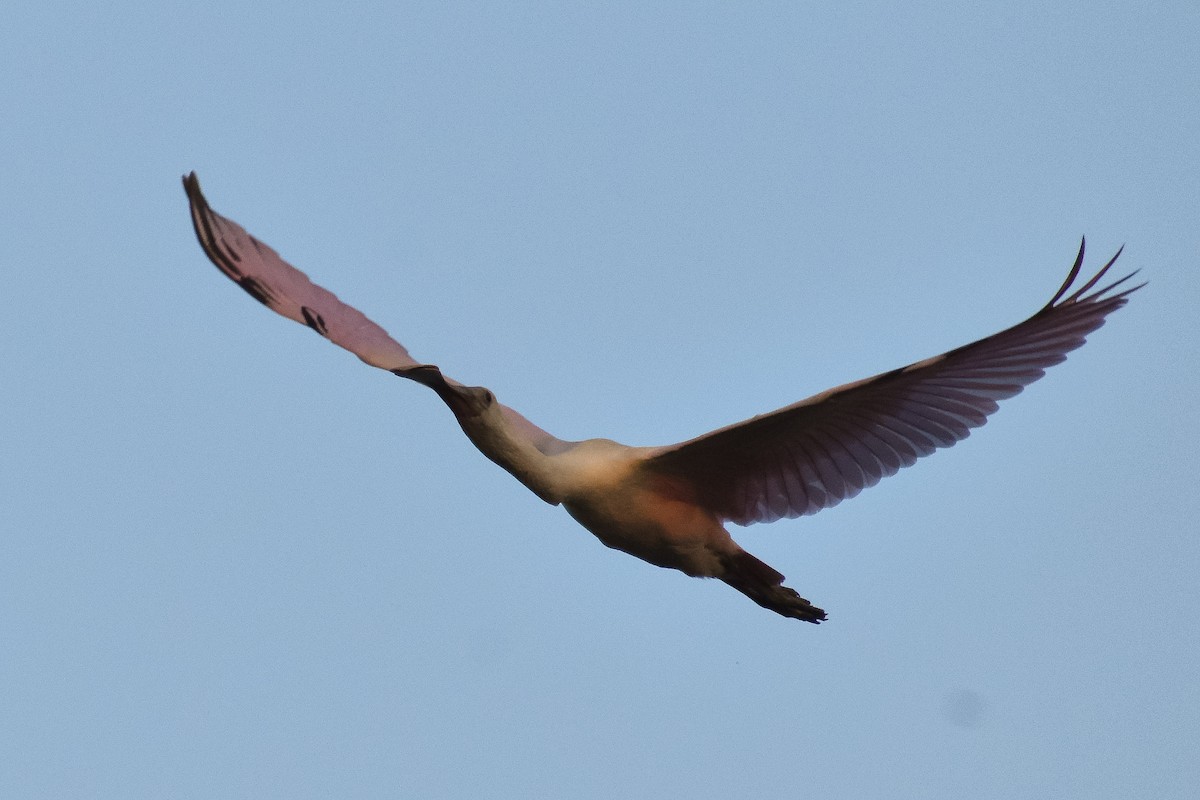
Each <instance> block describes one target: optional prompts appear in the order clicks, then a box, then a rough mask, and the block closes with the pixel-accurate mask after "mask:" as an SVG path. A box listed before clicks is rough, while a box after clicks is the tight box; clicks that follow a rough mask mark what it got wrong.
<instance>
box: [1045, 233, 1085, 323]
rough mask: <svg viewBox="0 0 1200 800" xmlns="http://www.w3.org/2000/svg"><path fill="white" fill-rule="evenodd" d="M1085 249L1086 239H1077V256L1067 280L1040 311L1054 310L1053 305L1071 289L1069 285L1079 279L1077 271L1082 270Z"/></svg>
mask: <svg viewBox="0 0 1200 800" xmlns="http://www.w3.org/2000/svg"><path fill="white" fill-rule="evenodd" d="M1086 249H1087V237H1086V236H1081V237H1079V254H1078V255H1077V256H1075V263H1074V264H1072V265H1071V271H1070V272H1068V273H1067V279H1066V280H1065V281H1063V285H1062V286H1060V287H1058V291H1057V292H1055V293H1054V297H1051V298H1050V302H1049V303H1046V305H1045V307H1044V308H1043V309H1042V310H1043V311H1045V310H1046V309H1050V308H1054V304H1055V303H1057V302H1058V301H1059V300H1061V299H1062V296H1063V295H1064V294H1066V293H1067V289H1070V288H1071V284H1072V283H1074V282H1075V279H1076V278H1077V277H1079V270H1080V269H1082V268H1083V253H1084V250H1086Z"/></svg>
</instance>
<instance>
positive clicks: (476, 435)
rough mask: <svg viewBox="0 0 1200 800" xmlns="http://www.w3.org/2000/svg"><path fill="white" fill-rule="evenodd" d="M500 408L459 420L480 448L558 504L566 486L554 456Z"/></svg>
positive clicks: (543, 495)
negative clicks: (555, 465)
mask: <svg viewBox="0 0 1200 800" xmlns="http://www.w3.org/2000/svg"><path fill="white" fill-rule="evenodd" d="M498 411H499V409H497V413H490V410H489V412H485V413H483V414H480V415H478V416H475V417H462V418H459V420H458V424H459V425H460V426H461V427H462V429H463V433H465V434H466V435H467V438H468V439H470V440H471V443H472V444H474V445H475V446H476V447H477V448H479V452H481V453H483V454H484V455H485V456H487V457H488V458H489V459H491V460H492V461H493V462H495V463H496V464H499V465H500V466H501V467H503V468H504V469H505V470H507V471H508V472H509V473H510V474H511V475H512V476H513V477H515V478H516V479H517V480H519V481H520V482H521V483H523V484H524V485H525V486H526V487H527V488H528V489H529V490H530V491H531V492H533V493H534V494H536V495H537V496H538V497H540V498H542V499H543V500H545V501H546V502H547V503H550V504H551V505H558V504H559V503H561V502H562V489H561V487H560V486H559V483H560V481H559V480H557V478H558V477H559V475H558V471H557V470H556V469H555V468H554V465H553V463H552V462H553V457H552V456H549V455H547V454H545V453H543V452H541V451H540V450H538V448H537V447H536V446H534V443H533V442H532V441H531V440H530V439H529V437H528V436H527V435H525V434H524V432H523V431H521V430H519V429H518V427H517V426H516V425H515V424H514V423H513V422H512V421H511V420H509V419H507V418H506V417H505V415H503V414H502V413H498Z"/></svg>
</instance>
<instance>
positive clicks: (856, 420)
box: [183, 172, 1144, 623]
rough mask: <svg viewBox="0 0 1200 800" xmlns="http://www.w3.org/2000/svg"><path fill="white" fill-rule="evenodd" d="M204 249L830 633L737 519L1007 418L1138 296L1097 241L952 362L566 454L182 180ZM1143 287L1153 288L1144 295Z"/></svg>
mask: <svg viewBox="0 0 1200 800" xmlns="http://www.w3.org/2000/svg"><path fill="white" fill-rule="evenodd" d="M183 186H184V190H185V191H186V192H187V197H188V201H189V203H190V206H191V214H192V223H193V224H194V226H195V229H196V236H197V237H198V238H199V240H200V246H201V247H202V248H203V249H204V252H205V253H206V254H207V255H208V257H209V259H211V260H212V262H213V263H214V264H216V266H217V268H218V269H220V270H221V271H222V272H223V273H225V275H226V276H227V277H229V278H230V279H231V280H233V282H234V283H236V284H237V285H238V286H241V287H242V289H244V290H245V291H246V293H247V294H249V295H250V296H251V297H253V298H254V299H255V300H258V301H259V302H260V303H262V304H263V305H265V306H266V307H267V308H269V309H271V310H272V311H274V312H276V313H278V314H282V315H283V316H285V317H287V318H288V319H292V320H295V321H296V322H300V323H303V324H304V325H307V326H308V327H310V328H312V329H313V330H314V331H316V332H317V333H319V334H320V335H321V336H323V337H325V338H326V339H328V340H329V341H331V342H333V343H334V344H336V345H338V346H339V347H343V348H345V349H346V350H349V351H350V352H351V353H353V354H354V355H356V356H358V357H359V358H360V359H361V360H362V361H365V362H366V363H367V364H370V365H371V366H373V367H378V368H379V369H384V370H387V371H388V372H391V373H393V374H395V375H398V376H400V377H402V378H408V379H409V380H413V381H416V382H417V383H420V384H423V385H425V386H428V387H429V388H430V389H432V390H433V391H434V392H435V393H436V394H437V396H438V397H440V398H441V399H442V401H443V402H445V404H446V405H447V406H449V408H450V410H451V411H452V412H453V413H454V416H455V418H456V419H457V420H458V424H459V426H460V427H461V428H462V430H463V432H464V433H465V434H466V435H467V438H469V439H470V440H471V442H472V443H474V445H475V446H476V447H477V448H479V450H480V451H481V452H482V453H483V454H484V455H485V456H487V457H488V458H489V459H491V460H492V461H494V462H495V463H496V464H499V465H500V466H501V467H503V468H504V469H506V470H508V472H510V473H511V474H512V475H513V476H514V477H515V478H516V479H517V480H519V481H520V482H521V483H523V484H525V486H526V487H528V488H529V489H530V491H532V492H533V493H534V494H536V495H537V496H538V497H540V498H541V499H542V500H545V501H546V502H547V503H550V504H552V505H562V506H563V507H564V508H565V509H566V510H567V513H569V514H570V515H571V516H572V517H574V518H575V519H576V520H577V521H578V522H579V523H580V524H581V525H583V527H585V528H587V529H588V530H589V531H591V532H592V533H593V534H594V535H595V536H596V538H597V539H599V540H600V541H601V542H603V543H604V544H605V545H607V546H608V547H612V548H615V549H617V550H623V551H624V552H626V553H629V554H630V555H632V556H636V557H638V558H640V559H642V560H643V561H647V562H649V563H651V564H655V565H657V566H659V567H667V568H671V569H677V570H679V571H681V572H684V573H686V574H687V575H692V576H695V577H701V578H718V579H720V580H722V581H724V582H725V583H727V584H729V585H730V586H732V587H733V588H734V589H737V590H738V591H739V592H741V593H742V594H744V595H746V596H747V597H749V598H750V599H751V600H753V601H754V602H755V603H758V604H759V605H760V606H762V607H763V608H767V609H770V610H771V611H774V612H776V613H777V614H781V615H783V616H785V617H791V618H793V619H798V620H803V621H805V622H812V623H820V622H821V621H822V620H824V619H825V618H826V617H825V612H824V611H823V610H822V609H820V608H817V607H816V606H814V605H813V604H812V603H810V602H809V601H808V600H806V599H804V598H803V597H801V596H800V595H799V594H797V593H796V592H795V591H794V590H792V589H790V588H788V587H786V586H784V585H783V580H784V576H783V575H782V574H780V573H779V572H778V571H776V570H775V569H773V568H772V567H770V566H768V565H767V564H765V563H763V562H762V561H760V560H759V559H757V558H755V557H754V556H752V555H750V554H749V553H747V552H746V551H745V550H743V549H742V548H741V546H740V545H738V543H737V542H735V541H734V540H733V537H731V536H730V535H729V532H728V531H727V530H726V529H725V523H727V522H733V523H736V524H738V525H749V524H751V523H754V522H773V521H775V520H777V519H780V518H782V517H799V516H805V515H808V514H815V513H816V512H818V511H820V510H821V509H823V508H829V507H831V506H834V505H837V504H838V503H840V502H841V501H842V500H845V499H847V498H850V497H854V496H855V495H857V494H858V493H859V492H860V491H862V490H863V489H864V488H866V487H868V486H874V485H875V484H876V483H878V482H879V480H880V479H881V478H884V477H886V476H888V475H893V474H895V473H896V472H897V471H898V470H899V469H900V468H901V467H907V466H909V465H911V464H912V463H914V462H915V461H916V460H917V459H918V458H921V457H922V456H927V455H929V454H930V453H933V452H934V451H935V450H937V449H939V448H943V447H949V446H951V445H952V444H954V443H955V442H957V441H960V440H962V439H965V438H966V437H967V436H968V435H970V432H971V429H972V428H977V427H979V426H980V425H983V424H984V422H986V421H987V418H988V416H989V415H990V414H992V413H993V412H994V411H995V410H996V408H997V401H999V400H1003V399H1005V398H1008V397H1012V396H1013V395H1015V394H1017V393H1018V392H1020V391H1021V390H1022V389H1023V388H1024V387H1025V386H1027V385H1029V384H1030V383H1033V382H1034V381H1036V380H1037V379H1038V378H1040V377H1042V375H1044V374H1045V370H1046V368H1047V367H1049V366H1051V365H1053V364H1057V363H1059V362H1060V361H1063V360H1064V359H1065V358H1066V354H1067V353H1069V352H1070V351H1072V350H1074V349H1076V348H1077V347H1079V346H1081V345H1082V344H1083V343H1084V339H1085V337H1086V336H1087V334H1089V333H1091V332H1092V331H1094V330H1095V329H1097V328H1099V327H1100V326H1101V325H1103V324H1104V320H1105V318H1106V317H1107V316H1108V315H1109V314H1111V313H1112V312H1113V311H1115V310H1117V309H1118V308H1120V307H1121V306H1123V305H1125V303H1126V302H1127V300H1128V295H1129V294H1130V293H1131V292H1134V291H1136V290H1137V289H1139V288H1141V285H1138V286H1132V287H1126V288H1124V289H1122V290H1121V291H1114V290H1116V289H1117V288H1118V287H1120V286H1122V285H1123V284H1125V283H1126V282H1127V281H1128V280H1129V279H1130V278H1131V277H1133V274H1134V273H1131V274H1129V275H1126V276H1125V277H1123V278H1121V279H1119V280H1116V281H1113V282H1111V283H1109V284H1107V285H1106V286H1103V287H1101V288H1098V289H1095V288H1094V287H1095V286H1096V284H1097V283H1099V282H1100V280H1101V278H1103V277H1104V275H1105V274H1106V273H1107V272H1108V270H1109V268H1110V267H1111V266H1112V265H1113V263H1114V262H1115V261H1116V260H1117V256H1119V255H1120V254H1121V251H1120V250H1118V251H1117V255H1114V256H1113V257H1112V259H1111V260H1110V261H1109V262H1108V263H1107V264H1105V265H1104V267H1103V268H1101V269H1100V271H1099V272H1097V273H1096V274H1095V275H1094V276H1093V277H1092V278H1091V279H1089V280H1087V281H1086V282H1084V283H1083V285H1082V286H1080V287H1078V288H1074V284H1075V281H1076V279H1077V278H1078V277H1079V272H1080V268H1081V266H1082V264H1083V251H1084V245H1083V243H1081V244H1080V247H1079V255H1078V256H1077V257H1076V259H1075V264H1074V266H1072V267H1071V271H1070V273H1069V274H1068V275H1067V279H1066V280H1065V281H1064V282H1063V285H1062V287H1061V288H1060V289H1059V290H1058V291H1057V292H1056V293H1055V294H1054V297H1052V298H1051V299H1050V302H1049V303H1047V304H1046V305H1045V306H1043V307H1042V308H1041V309H1040V310H1039V311H1038V312H1037V313H1036V314H1034V315H1033V316H1032V317H1030V318H1029V319H1027V320H1025V321H1024V322H1021V323H1019V324H1017V325H1014V326H1013V327H1011V328H1008V329H1006V330H1003V331H1000V332H999V333H997V334H994V335H992V336H988V337H986V338H984V339H980V340H979V341H977V342H973V343H971V344H968V345H964V346H963V347H959V348H956V349H954V350H950V351H948V352H946V353H942V354H941V355H937V356H934V357H933V358H927V359H925V360H924V361H918V362H917V363H915V364H910V365H908V366H906V367H901V368H899V369H895V370H892V371H891V372H885V373H882V374H880V375H876V376H874V377H871V378H866V379H864V380H860V381H855V382H854V383H848V384H846V385H844V386H838V387H836V388H834V389H830V390H828V391H825V392H822V393H820V394H817V395H814V396H813V397H810V398H808V399H807V400H801V401H800V402H798V403H794V404H792V405H790V406H787V407H785V408H781V409H779V410H777V411H772V412H770V413H767V414H762V415H759V416H756V417H753V418H751V419H748V420H746V421H744V422H739V423H737V424H735V425H730V426H728V427H725V428H720V429H719V430H715V431H712V432H710V433H706V434H704V435H702V436H698V437H696V438H695V439H691V440H689V441H686V442H682V443H680V444H672V445H666V446H663V447H629V446H627V445H623V444H619V443H617V442H614V441H612V440H610V439H586V440H584V441H581V442H568V441H563V440H562V439H558V438H557V437H555V436H552V435H551V434H549V433H547V432H546V431H544V430H542V429H541V428H539V427H537V426H536V425H534V424H533V423H531V422H530V421H529V420H527V419H525V417H523V416H521V415H520V414H518V413H517V412H516V411H514V410H513V409H511V408H509V407H508V406H506V405H503V404H501V403H500V402H498V401H497V400H496V396H495V395H494V394H492V392H491V391H489V390H488V389H485V388H483V387H481V386H465V385H463V384H461V383H459V382H458V381H455V380H453V379H452V378H448V377H446V376H445V375H443V374H442V371H441V370H440V369H438V368H437V367H436V366H434V365H432V364H424V363H421V362H419V361H417V360H415V359H414V358H413V357H412V356H410V355H409V354H408V351H407V350H406V349H405V348H404V347H403V345H401V344H400V343H399V342H397V341H396V340H394V339H392V338H391V337H390V336H389V335H388V334H387V332H386V331H384V330H383V328H381V327H379V326H378V325H376V324H375V323H374V322H372V321H371V320H369V319H368V318H367V317H366V316H365V315H364V314H363V313H362V312H360V311H358V310H357V309H355V308H353V307H351V306H349V305H347V304H345V303H343V302H342V301H341V300H339V299H338V298H337V297H336V296H335V295H334V294H333V293H332V292H329V291H328V290H326V289H323V288H322V287H320V286H317V285H316V284H314V283H313V282H312V281H310V280H309V279H308V277H307V276H306V275H305V274H304V273H303V272H300V271H299V270H298V269H296V268H295V267H293V266H291V265H290V264H288V263H287V262H286V261H284V260H283V259H282V258H280V257H279V255H278V254H277V253H276V252H275V251H274V250H272V249H271V248H270V247H268V246H266V245H265V244H263V243H262V242H260V241H258V240H257V239H255V238H254V237H253V236H251V235H250V234H249V233H247V232H246V231H245V230H244V229H243V228H242V227H241V226H240V225H238V224H237V223H236V222H233V221H232V220H229V219H226V218H225V217H222V216H221V215H220V214H217V213H216V212H215V211H213V210H212V209H211V208H210V207H209V205H208V201H207V200H205V198H204V195H203V194H202V193H201V191H200V182H199V180H198V179H197V178H196V174H195V173H194V172H193V173H191V174H189V175H186V176H184V178H183ZM1143 285H1144V284H1143Z"/></svg>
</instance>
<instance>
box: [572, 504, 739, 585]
mask: <svg viewBox="0 0 1200 800" xmlns="http://www.w3.org/2000/svg"><path fill="white" fill-rule="evenodd" d="M563 507H564V508H566V510H567V513H569V514H570V515H571V516H572V517H574V518H575V520H576V521H578V522H579V524H580V525H582V526H583V527H585V528H587V529H588V530H589V531H590V532H591V533H592V534H593V535H595V537H596V538H597V539H599V540H600V541H601V542H602V543H603V544H605V545H607V546H608V547H611V548H614V549H616V550H621V551H622V552H625V553H628V554H630V555H632V556H636V557H637V558H640V559H642V560H643V561H647V562H649V563H651V564H654V565H656V566H659V567H666V568H668V569H678V570H681V571H682V572H685V573H687V574H688V575H693V576H701V577H703V576H713V575H719V574H721V570H722V569H723V567H722V565H721V561H720V556H721V554H722V553H724V552H727V551H730V550H731V549H735V548H736V545H734V544H733V540H732V539H731V538H730V537H729V534H728V533H727V532H726V531H725V529H724V527H723V526H722V525H721V523H720V521H719V520H717V519H716V518H715V517H714V516H712V514H710V513H708V512H707V511H704V510H703V509H701V508H699V507H698V506H696V505H693V504H691V503H688V502H686V501H685V500H682V499H680V498H678V497H672V496H669V495H664V494H662V493H659V492H656V491H653V490H652V489H648V488H646V487H626V488H624V489H622V490H619V491H609V492H605V493H603V494H598V495H594V496H584V497H576V498H572V499H569V500H566V501H564V502H563Z"/></svg>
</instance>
